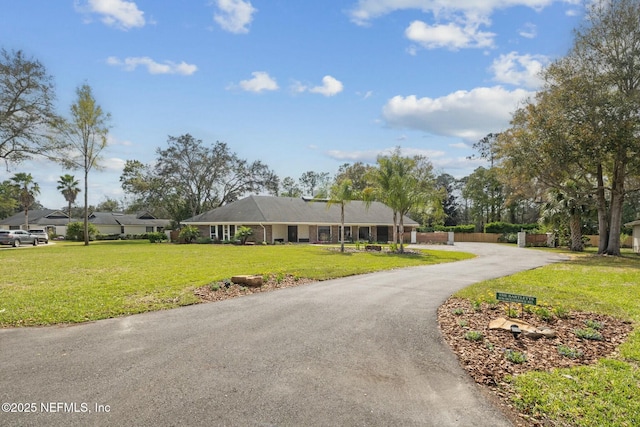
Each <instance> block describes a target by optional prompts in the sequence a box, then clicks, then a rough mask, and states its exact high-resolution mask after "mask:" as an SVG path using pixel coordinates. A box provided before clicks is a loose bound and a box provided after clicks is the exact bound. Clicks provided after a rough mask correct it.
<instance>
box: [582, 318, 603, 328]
mask: <svg viewBox="0 0 640 427" xmlns="http://www.w3.org/2000/svg"><path fill="white" fill-rule="evenodd" d="M584 324H585V325H586V326H587V328H591V329H594V330H596V331H599V330H601V329H602V323H601V322H598V321H597V320H591V319H587V320H585V321H584Z"/></svg>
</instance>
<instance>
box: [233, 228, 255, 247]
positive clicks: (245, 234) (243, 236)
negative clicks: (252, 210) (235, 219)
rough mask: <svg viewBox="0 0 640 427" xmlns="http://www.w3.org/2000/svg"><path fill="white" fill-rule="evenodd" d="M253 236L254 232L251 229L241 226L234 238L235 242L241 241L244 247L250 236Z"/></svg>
mask: <svg viewBox="0 0 640 427" xmlns="http://www.w3.org/2000/svg"><path fill="white" fill-rule="evenodd" d="M252 234H253V230H252V229H251V228H250V227H245V226H244V225H243V226H240V227H238V229H237V230H236V234H235V236H233V238H234V239H235V240H239V241H240V244H241V245H244V244H245V243H246V242H247V239H248V238H249V236H251V235H252Z"/></svg>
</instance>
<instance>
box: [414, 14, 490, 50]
mask: <svg viewBox="0 0 640 427" xmlns="http://www.w3.org/2000/svg"><path fill="white" fill-rule="evenodd" d="M405 35H406V37H407V38H408V39H409V40H411V41H414V42H416V43H419V44H420V45H421V46H423V47H425V48H427V49H437V48H443V47H444V48H447V49H451V50H458V49H462V48H470V47H473V48H487V47H492V46H493V38H494V36H495V34H494V33H489V32H483V31H479V30H478V26H477V25H466V26H460V25H458V24H455V23H453V22H450V23H449V24H446V25H445V24H438V25H428V24H426V23H424V22H422V21H413V22H412V23H411V25H409V27H407V29H406V30H405ZM414 53H415V51H414Z"/></svg>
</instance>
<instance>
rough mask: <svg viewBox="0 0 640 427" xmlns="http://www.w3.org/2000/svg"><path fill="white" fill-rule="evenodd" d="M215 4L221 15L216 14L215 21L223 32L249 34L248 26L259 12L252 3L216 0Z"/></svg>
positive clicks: (240, 0)
mask: <svg viewBox="0 0 640 427" xmlns="http://www.w3.org/2000/svg"><path fill="white" fill-rule="evenodd" d="M215 4H216V6H217V7H218V9H219V10H220V13H216V14H215V15H214V17H213V19H214V21H216V22H217V23H218V25H220V27H221V28H222V29H223V30H226V31H229V32H231V33H236V34H243V33H248V32H249V29H248V28H247V26H248V25H249V24H250V23H251V21H253V14H254V13H256V12H257V11H258V10H257V9H255V8H254V7H253V6H252V5H251V2H249V1H243V0H216V2H215Z"/></svg>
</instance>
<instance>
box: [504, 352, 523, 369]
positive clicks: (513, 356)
mask: <svg viewBox="0 0 640 427" xmlns="http://www.w3.org/2000/svg"><path fill="white" fill-rule="evenodd" d="M505 356H506V358H507V360H508V361H509V362H511V363H515V364H518V365H519V364H521V363H524V362H526V361H527V355H526V354H524V353H521V352H519V351H515V350H510V349H507V350H506V351H505Z"/></svg>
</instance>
